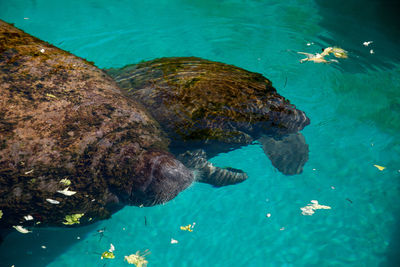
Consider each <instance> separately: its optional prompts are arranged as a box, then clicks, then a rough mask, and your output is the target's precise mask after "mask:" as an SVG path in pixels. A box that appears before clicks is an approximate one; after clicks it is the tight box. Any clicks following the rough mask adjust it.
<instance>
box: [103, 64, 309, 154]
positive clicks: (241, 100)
mask: <svg viewBox="0 0 400 267" xmlns="http://www.w3.org/2000/svg"><path fill="white" fill-rule="evenodd" d="M108 73H109V74H110V75H111V76H112V77H113V78H114V79H115V80H116V81H117V82H118V84H119V85H120V87H121V88H123V89H125V91H126V92H127V93H128V94H129V95H131V96H132V97H133V98H135V99H139V100H140V101H141V102H142V103H143V104H144V105H145V106H146V107H147V108H148V109H149V111H150V112H151V113H152V115H153V116H154V118H155V119H156V120H157V121H158V122H159V123H160V124H161V126H162V127H163V129H164V130H165V131H166V132H167V133H168V135H169V136H170V137H171V139H172V142H174V141H176V140H178V143H179V142H181V141H184V142H185V141H191V143H196V142H197V143H199V144H200V145H202V144H203V145H204V144H205V143H212V144H213V146H214V145H217V144H218V143H221V142H225V143H229V144H240V145H243V144H248V143H250V142H252V141H253V140H254V139H255V138H258V137H259V136H260V135H261V134H262V133H263V134H278V135H280V134H286V133H289V132H297V131H299V130H301V129H303V127H305V126H306V125H307V124H308V123H309V120H308V118H307V117H306V116H305V114H304V113H303V112H302V111H300V110H297V109H296V108H295V106H293V105H292V104H290V102H289V101H288V100H286V99H285V98H283V97H282V96H280V95H279V94H278V93H277V91H276V90H275V88H274V87H272V83H271V82H270V81H269V80H268V79H267V78H265V77H264V76H263V75H261V74H259V73H254V72H249V71H246V70H244V69H241V68H238V67H235V66H232V65H228V64H224V63H219V62H213V61H209V60H204V59H201V58H196V57H176V58H161V59H156V60H152V61H148V62H143V63H139V64H137V65H129V66H126V67H124V68H122V69H111V70H108ZM214 141H216V142H214Z"/></svg>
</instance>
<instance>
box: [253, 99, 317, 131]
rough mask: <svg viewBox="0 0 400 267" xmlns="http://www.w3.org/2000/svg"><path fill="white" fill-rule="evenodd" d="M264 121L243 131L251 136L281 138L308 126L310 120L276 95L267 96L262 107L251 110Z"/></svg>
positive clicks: (302, 112)
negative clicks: (260, 135)
mask: <svg viewBox="0 0 400 267" xmlns="http://www.w3.org/2000/svg"><path fill="white" fill-rule="evenodd" d="M253 112H254V113H257V112H258V113H259V116H262V117H263V118H264V119H263V120H260V121H259V122H256V123H255V125H254V126H253V127H252V128H250V129H249V128H248V129H245V131H247V132H250V133H251V132H254V133H253V135H259V134H260V133H261V134H266V135H272V136H283V135H287V134H293V133H297V132H299V131H301V130H303V128H304V127H306V126H307V125H309V124H310V119H309V118H308V117H307V116H306V114H305V113H304V111H301V110H299V109H297V108H296V107H295V106H294V105H293V104H291V103H290V102H289V101H288V100H286V99H285V98H283V97H282V96H280V95H278V94H273V95H271V96H269V97H268V98H267V99H266V100H265V101H264V102H263V104H262V106H261V107H260V106H259V107H257V108H253Z"/></svg>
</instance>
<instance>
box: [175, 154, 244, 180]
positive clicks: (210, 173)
mask: <svg viewBox="0 0 400 267" xmlns="http://www.w3.org/2000/svg"><path fill="white" fill-rule="evenodd" d="M178 159H179V160H180V161H181V162H182V163H183V164H184V165H185V166H186V167H188V168H189V169H192V170H194V171H195V172H196V173H197V175H196V181H197V182H201V183H207V184H211V185H213V186H218V187H219V186H225V185H232V184H237V183H241V182H243V181H245V180H246V179H247V178H248V176H247V174H246V173H245V172H244V171H242V170H239V169H235V168H231V167H227V168H219V167H216V166H214V165H213V164H212V163H211V162H209V161H208V160H207V155H206V152H205V151H204V150H202V149H198V150H194V151H186V152H185V153H183V154H180V155H179V156H178Z"/></svg>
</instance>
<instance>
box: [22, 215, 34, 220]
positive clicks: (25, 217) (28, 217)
mask: <svg viewBox="0 0 400 267" xmlns="http://www.w3.org/2000/svg"><path fill="white" fill-rule="evenodd" d="M24 219H25V220H27V221H31V220H33V217H32V216H31V215H26V216H24Z"/></svg>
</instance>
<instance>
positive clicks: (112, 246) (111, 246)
mask: <svg viewBox="0 0 400 267" xmlns="http://www.w3.org/2000/svg"><path fill="white" fill-rule="evenodd" d="M114 250H115V247H114V245H113V244H110V249H109V250H108V251H110V252H114Z"/></svg>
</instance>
